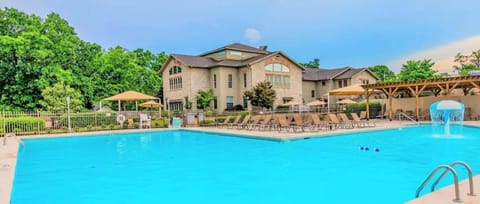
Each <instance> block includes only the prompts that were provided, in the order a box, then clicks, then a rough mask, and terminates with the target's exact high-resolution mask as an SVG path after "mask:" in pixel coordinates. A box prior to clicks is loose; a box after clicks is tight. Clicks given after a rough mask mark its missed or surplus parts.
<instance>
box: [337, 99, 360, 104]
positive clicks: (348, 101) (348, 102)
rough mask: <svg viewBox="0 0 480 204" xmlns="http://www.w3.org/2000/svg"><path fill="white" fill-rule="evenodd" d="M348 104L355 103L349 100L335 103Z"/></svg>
mask: <svg viewBox="0 0 480 204" xmlns="http://www.w3.org/2000/svg"><path fill="white" fill-rule="evenodd" d="M350 103H357V102H355V101H352V100H350V99H343V100H341V101H337V104H350Z"/></svg>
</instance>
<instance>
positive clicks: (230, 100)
mask: <svg viewBox="0 0 480 204" xmlns="http://www.w3.org/2000/svg"><path fill="white" fill-rule="evenodd" d="M231 107H233V96H227V108H231Z"/></svg>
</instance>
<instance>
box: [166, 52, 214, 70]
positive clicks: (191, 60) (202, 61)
mask: <svg viewBox="0 0 480 204" xmlns="http://www.w3.org/2000/svg"><path fill="white" fill-rule="evenodd" d="M170 56H171V57H173V58H175V59H177V60H180V61H181V62H183V63H185V64H187V65H189V66H192V67H200V68H208V67H212V66H214V65H215V64H216V63H217V62H216V61H215V60H213V59H211V58H208V57H198V56H192V55H181V54H171V55H170Z"/></svg>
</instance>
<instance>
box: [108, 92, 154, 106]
mask: <svg viewBox="0 0 480 204" xmlns="http://www.w3.org/2000/svg"><path fill="white" fill-rule="evenodd" d="M155 99H158V98H157V97H154V96H150V95H147V94H143V93H139V92H136V91H125V92H123V93H120V94H117V95H115V96H111V97H108V98H106V99H103V100H105V101H118V111H120V107H121V106H120V103H121V101H138V100H155Z"/></svg>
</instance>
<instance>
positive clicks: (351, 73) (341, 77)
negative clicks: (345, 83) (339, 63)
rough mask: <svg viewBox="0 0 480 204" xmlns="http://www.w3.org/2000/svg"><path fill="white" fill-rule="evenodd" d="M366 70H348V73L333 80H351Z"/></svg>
mask: <svg viewBox="0 0 480 204" xmlns="http://www.w3.org/2000/svg"><path fill="white" fill-rule="evenodd" d="M365 69H366V68H359V69H354V68H352V69H349V70H348V71H346V72H344V73H342V74H340V75H338V76H337V77H335V79H348V78H352V76H353V75H355V74H357V73H359V72H361V71H364V70H365Z"/></svg>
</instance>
